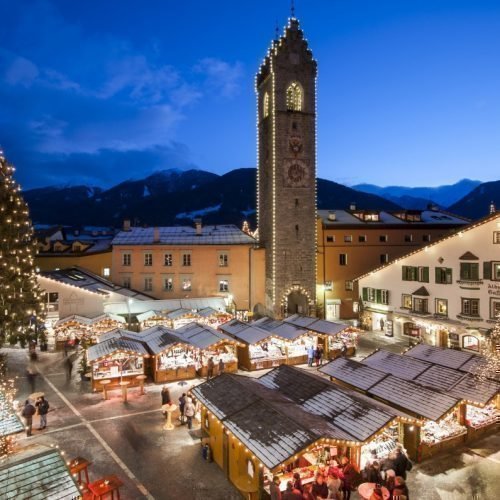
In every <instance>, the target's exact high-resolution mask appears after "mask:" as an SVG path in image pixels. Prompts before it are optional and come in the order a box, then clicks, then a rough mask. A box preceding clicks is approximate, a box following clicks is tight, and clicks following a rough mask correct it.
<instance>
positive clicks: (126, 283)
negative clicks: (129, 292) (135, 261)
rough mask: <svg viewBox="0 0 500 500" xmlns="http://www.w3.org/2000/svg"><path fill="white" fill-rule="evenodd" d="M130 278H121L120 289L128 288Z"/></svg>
mask: <svg viewBox="0 0 500 500" xmlns="http://www.w3.org/2000/svg"><path fill="white" fill-rule="evenodd" d="M130 286H131V284H130V276H123V277H122V287H123V288H130Z"/></svg>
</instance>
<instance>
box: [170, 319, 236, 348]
mask: <svg viewBox="0 0 500 500" xmlns="http://www.w3.org/2000/svg"><path fill="white" fill-rule="evenodd" d="M175 332H176V333H177V334H178V335H180V337H181V338H182V339H184V340H186V341H188V342H189V343H190V344H192V345H193V346H195V347H197V348H198V349H208V348H209V347H211V346H213V345H215V344H217V343H219V342H223V341H228V342H232V343H238V342H237V341H236V340H235V339H233V338H232V337H230V336H229V335H226V334H225V333H223V332H220V331H218V330H215V329H214V328H211V327H210V326H207V325H200V324H199V323H194V322H193V323H188V324H187V325H184V326H182V327H181V328H178V329H177V330H175ZM240 345H242V344H240Z"/></svg>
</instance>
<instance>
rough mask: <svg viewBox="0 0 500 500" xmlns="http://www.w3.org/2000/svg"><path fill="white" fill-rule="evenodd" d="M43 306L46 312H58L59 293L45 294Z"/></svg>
mask: <svg viewBox="0 0 500 500" xmlns="http://www.w3.org/2000/svg"><path fill="white" fill-rule="evenodd" d="M45 304H46V305H47V312H49V313H50V312H56V311H58V310H59V293H57V292H49V293H46V294H45Z"/></svg>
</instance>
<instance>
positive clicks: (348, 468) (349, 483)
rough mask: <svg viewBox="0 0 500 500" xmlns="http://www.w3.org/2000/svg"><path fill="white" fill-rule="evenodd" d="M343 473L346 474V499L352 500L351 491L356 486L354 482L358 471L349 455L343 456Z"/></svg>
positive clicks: (344, 491)
mask: <svg viewBox="0 0 500 500" xmlns="http://www.w3.org/2000/svg"><path fill="white" fill-rule="evenodd" d="M342 474H343V475H344V482H343V484H342V492H343V494H344V500H350V498H351V491H352V489H353V488H354V482H355V479H356V476H357V471H356V469H355V467H354V465H352V464H351V462H350V460H349V459H348V458H347V457H342Z"/></svg>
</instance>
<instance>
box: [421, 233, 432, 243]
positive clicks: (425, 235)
mask: <svg viewBox="0 0 500 500" xmlns="http://www.w3.org/2000/svg"><path fill="white" fill-rule="evenodd" d="M422 241H425V242H427V243H428V242H429V241H431V235H430V234H424V235H422Z"/></svg>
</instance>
